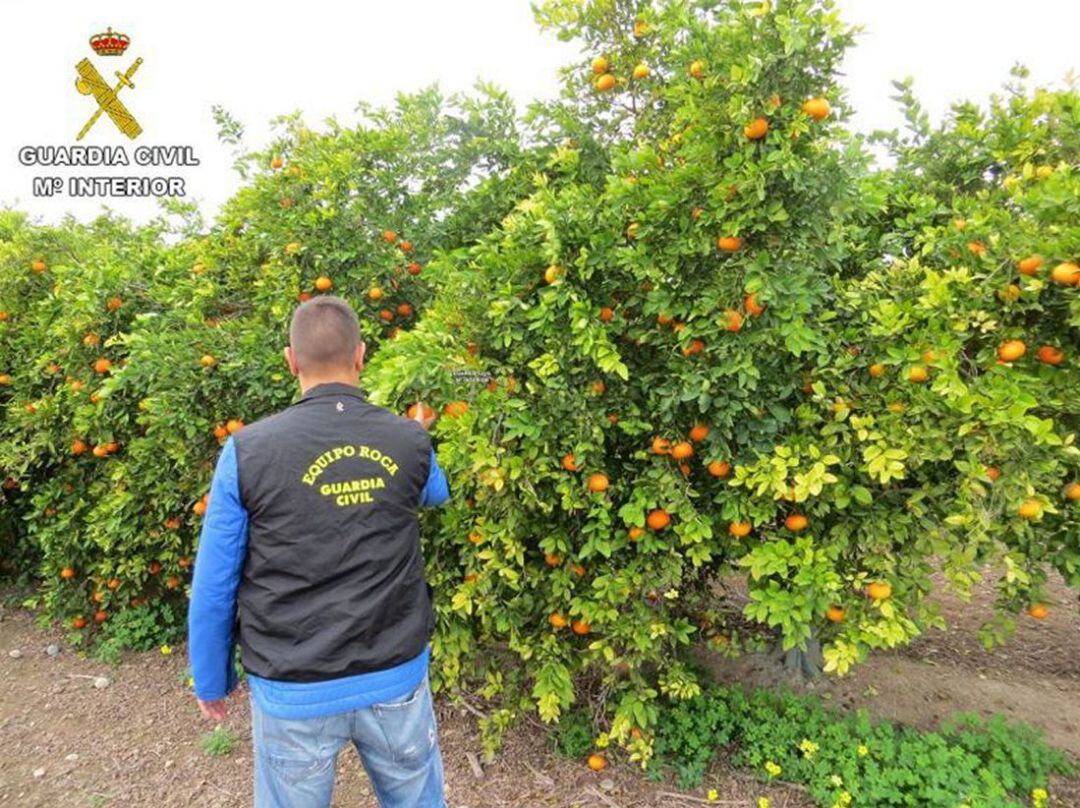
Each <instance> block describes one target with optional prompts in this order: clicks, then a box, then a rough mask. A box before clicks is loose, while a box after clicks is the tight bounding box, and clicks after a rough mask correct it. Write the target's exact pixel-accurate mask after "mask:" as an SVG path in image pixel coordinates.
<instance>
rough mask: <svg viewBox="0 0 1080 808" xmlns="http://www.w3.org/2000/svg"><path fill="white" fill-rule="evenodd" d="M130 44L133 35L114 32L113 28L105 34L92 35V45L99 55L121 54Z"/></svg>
mask: <svg viewBox="0 0 1080 808" xmlns="http://www.w3.org/2000/svg"><path fill="white" fill-rule="evenodd" d="M130 44H131V37H129V36H128V35H127V34H116V33H113V29H112V28H109V29H108V30H107V31H105V33H103V34H94V35H93V36H92V37H90V47H91V48H93V49H94V53H96V54H97V55H98V56H119V55H120V54H122V53H123V52H124V51H126V50H127V47H128V45H130Z"/></svg>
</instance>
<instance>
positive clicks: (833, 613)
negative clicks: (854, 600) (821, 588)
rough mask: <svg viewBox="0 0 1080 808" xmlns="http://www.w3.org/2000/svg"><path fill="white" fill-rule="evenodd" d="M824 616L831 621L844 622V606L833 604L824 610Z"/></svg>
mask: <svg viewBox="0 0 1080 808" xmlns="http://www.w3.org/2000/svg"><path fill="white" fill-rule="evenodd" d="M825 616H826V617H827V618H829V620H830V621H832V622H833V623H843V622H844V608H843V607H842V606H836V605H835V604H834V605H832V606H830V607H829V608H828V609H826V610H825Z"/></svg>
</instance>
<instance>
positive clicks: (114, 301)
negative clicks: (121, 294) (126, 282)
mask: <svg viewBox="0 0 1080 808" xmlns="http://www.w3.org/2000/svg"><path fill="white" fill-rule="evenodd" d="M123 305H124V301H123V300H121V299H120V298H118V297H110V298H109V299H108V300H106V301H105V308H107V309H108V310H109V311H116V310H117V309H119V308H120V307H121V306H123Z"/></svg>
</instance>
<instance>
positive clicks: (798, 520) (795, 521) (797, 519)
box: [784, 513, 810, 533]
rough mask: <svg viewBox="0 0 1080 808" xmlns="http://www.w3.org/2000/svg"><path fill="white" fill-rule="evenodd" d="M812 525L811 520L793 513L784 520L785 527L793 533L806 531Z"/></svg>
mask: <svg viewBox="0 0 1080 808" xmlns="http://www.w3.org/2000/svg"><path fill="white" fill-rule="evenodd" d="M809 524H810V520H809V519H807V518H806V517H805V516H803V515H802V514H801V513H793V514H790V515H789V516H788V518H787V519H785V520H784V527H786V528H787V529H788V530H790V531H791V532H792V533H798V532H799V531H801V530H806V527H807V525H809Z"/></svg>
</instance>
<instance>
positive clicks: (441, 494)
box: [420, 449, 450, 508]
mask: <svg viewBox="0 0 1080 808" xmlns="http://www.w3.org/2000/svg"><path fill="white" fill-rule="evenodd" d="M448 499H450V485H449V483H447V482H446V475H445V474H443V470H442V469H441V468H440V467H439V460H438V458H436V457H435V450H434V449H432V450H431V466H430V468H429V469H428V478H427V482H426V483H424V487H423V489H421V491H420V507H422V508H426V507H432V506H435V505H442V504H443V503H444V502H446V500H448Z"/></svg>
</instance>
